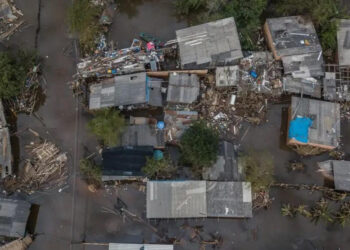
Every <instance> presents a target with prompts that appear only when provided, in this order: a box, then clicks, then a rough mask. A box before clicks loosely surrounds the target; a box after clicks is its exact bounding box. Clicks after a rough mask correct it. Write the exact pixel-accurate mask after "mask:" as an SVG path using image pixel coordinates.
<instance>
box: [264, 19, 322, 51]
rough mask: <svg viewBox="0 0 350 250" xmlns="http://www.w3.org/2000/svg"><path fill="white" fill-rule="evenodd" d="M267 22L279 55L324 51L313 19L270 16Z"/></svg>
mask: <svg viewBox="0 0 350 250" xmlns="http://www.w3.org/2000/svg"><path fill="white" fill-rule="evenodd" d="M266 22H267V25H268V28H269V30H270V33H271V36H272V41H273V45H274V47H275V49H276V52H277V55H278V56H281V57H283V56H290V55H300V54H309V53H319V52H320V51H322V48H321V45H320V43H319V40H318V37H317V34H316V30H315V28H314V25H313V24H312V22H311V21H307V20H305V19H304V18H303V17H301V16H289V17H279V18H268V19H267V20H266ZM305 41H307V42H305Z"/></svg>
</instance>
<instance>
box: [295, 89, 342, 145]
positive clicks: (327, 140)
mask: <svg viewBox="0 0 350 250" xmlns="http://www.w3.org/2000/svg"><path fill="white" fill-rule="evenodd" d="M291 114H292V115H294V114H295V116H302V117H309V118H311V119H312V120H313V123H312V126H311V127H310V129H309V138H308V139H309V140H308V143H312V144H319V145H324V146H329V147H338V146H339V140H340V106H339V104H338V103H332V102H325V101H319V100H313V99H308V98H300V97H296V96H293V97H292V106H291ZM292 119H294V117H292Z"/></svg>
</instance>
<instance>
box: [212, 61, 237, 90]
mask: <svg viewBox="0 0 350 250" xmlns="http://www.w3.org/2000/svg"><path fill="white" fill-rule="evenodd" d="M215 78H216V81H215V83H216V87H232V86H237V84H238V82H239V80H240V74H239V66H238V65H234V66H223V67H217V68H216V70H215Z"/></svg>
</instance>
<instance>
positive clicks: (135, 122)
mask: <svg viewBox="0 0 350 250" xmlns="http://www.w3.org/2000/svg"><path fill="white" fill-rule="evenodd" d="M121 145H122V146H152V147H154V148H158V149H159V148H164V147H165V135H164V130H163V129H159V128H158V127H157V121H156V120H153V119H150V118H145V117H130V124H129V125H128V126H127V127H126V129H125V130H124V131H123V134H122V136H121Z"/></svg>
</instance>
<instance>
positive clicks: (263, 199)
mask: <svg viewBox="0 0 350 250" xmlns="http://www.w3.org/2000/svg"><path fill="white" fill-rule="evenodd" d="M272 200H273V199H271V198H270V194H269V192H268V191H264V190H262V191H260V192H258V193H254V194H253V210H259V209H261V208H265V209H267V208H269V207H270V205H271V203H272Z"/></svg>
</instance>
